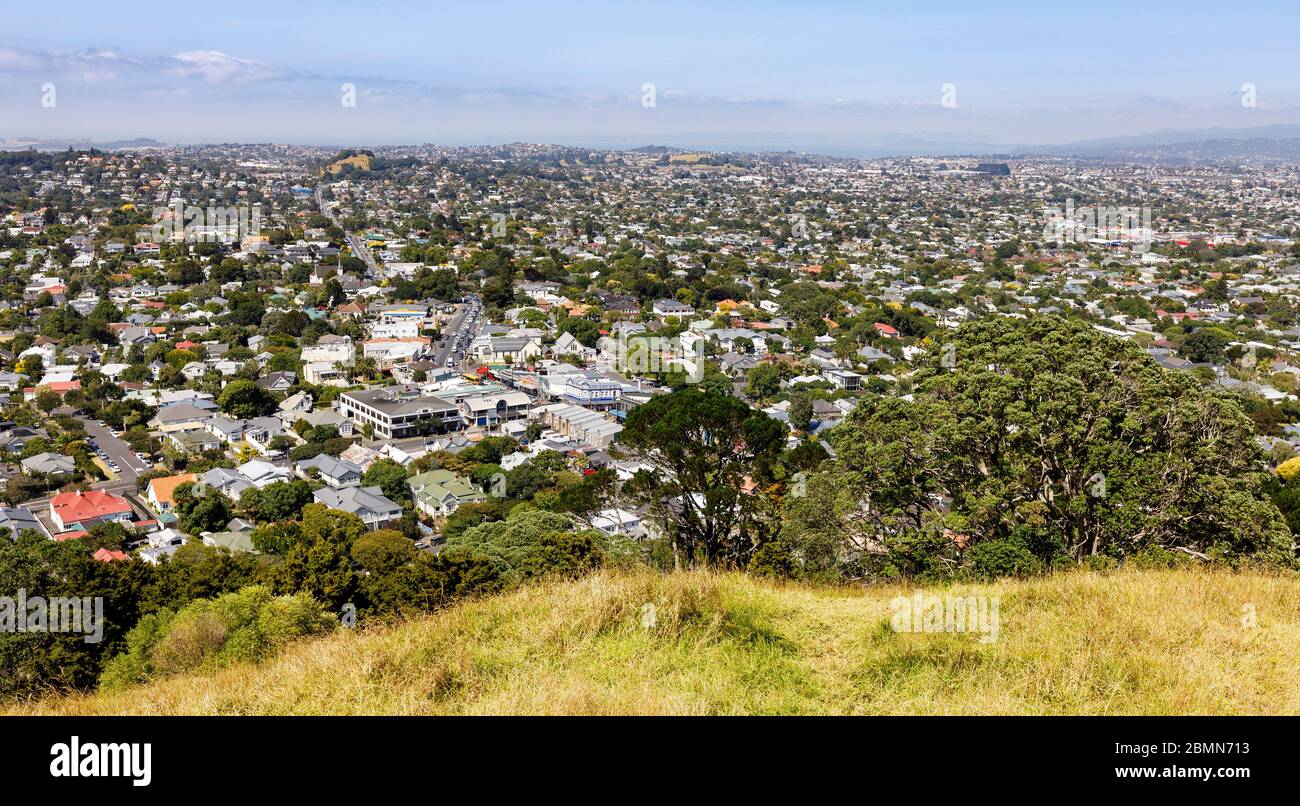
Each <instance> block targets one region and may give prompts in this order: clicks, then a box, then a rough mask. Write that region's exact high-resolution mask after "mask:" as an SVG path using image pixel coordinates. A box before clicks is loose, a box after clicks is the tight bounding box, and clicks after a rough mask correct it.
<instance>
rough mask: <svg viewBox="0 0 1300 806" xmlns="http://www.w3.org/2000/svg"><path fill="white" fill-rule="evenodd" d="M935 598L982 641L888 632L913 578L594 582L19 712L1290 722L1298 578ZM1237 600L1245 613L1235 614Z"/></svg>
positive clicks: (1104, 581) (1173, 576)
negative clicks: (983, 624) (969, 614)
mask: <svg viewBox="0 0 1300 806" xmlns="http://www.w3.org/2000/svg"><path fill="white" fill-rule="evenodd" d="M952 591H954V592H969V593H974V594H985V595H989V596H994V595H996V596H1000V597H1001V599H1000V601H1001V610H1000V622H1001V629H1000V634H999V636H998V640H997V641H995V642H992V643H982V642H980V641H979V640H978V638H977V637H976V636H974V635H969V634H967V635H960V634H900V633H895V632H893V631H892V630H891V629H889V626H888V625H889V618H890V615H891V613H892V609H891V606H890V600H891V599H892V598H893V597H895V596H898V595H900V594H905V595H910V594H911V593H912V591H911V590H910V589H907V590H904V589H901V588H877V589H869V590H867V591H866V592H863V591H861V590H853V589H826V588H811V587H805V586H797V585H787V586H782V585H776V584H770V583H766V582H761V581H757V580H754V579H751V578H748V577H745V576H741V575H733V574H727V575H717V574H707V573H682V574H675V575H668V576H662V575H655V574H650V573H636V574H610V573H606V574H599V575H596V576H592V577H590V578H587V579H584V580H581V581H577V582H572V583H564V584H555V585H549V586H541V587H536V588H529V589H525V590H521V591H518V592H516V593H512V594H509V595H505V596H500V597H496V598H492V599H486V600H483V601H477V602H469V603H465V604H463V605H461V606H459V607H456V608H454V609H451V610H448V611H445V612H442V613H439V614H436V615H433V616H430V617H427V618H423V619H420V620H417V621H412V622H408V623H405V624H401V625H396V626H390V627H385V628H382V629H374V630H369V631H360V632H346V631H340V632H339V633H336V634H334V635H332V636H329V637H327V638H324V639H320V640H314V641H309V642H304V643H302V644H299V645H296V646H294V647H291V648H290V649H289V650H287V651H286V652H285V653H284V654H282V655H280V656H279V657H278V658H276V659H274V660H272V661H269V662H267V663H265V664H262V665H261V666H238V667H234V668H230V669H226V670H223V671H221V672H217V673H214V674H211V675H206V676H192V677H179V678H175V679H169V680H165V681H161V682H158V683H154V684H152V685H148V686H142V687H139V688H136V689H132V690H129V691H124V692H117V693H112V694H98V695H92V696H78V697H66V698H60V699H49V700H44V701H40V702H37V703H34V704H31V705H29V706H25V707H22V708H19V709H17V711H18V712H24V713H57V714H1225V713H1251V714H1275V713H1286V714H1295V713H1300V595H1297V594H1298V593H1300V582H1297V581H1296V579H1295V578H1291V577H1273V576H1262V575H1249V574H1242V575H1234V574H1228V573H1215V572H1205V571H1195V570H1189V571H1124V572H1118V573H1114V574H1108V575H1099V574H1095V573H1085V572H1074V573H1069V574H1064V575H1060V576H1055V577H1049V578H1043V579H1037V580H1032V581H1028V582H1007V583H1000V584H995V585H984V586H962V587H959V588H954V589H952ZM645 603H653V604H654V605H655V608H656V616H657V618H656V623H655V626H653V627H652V628H648V629H647V628H646V627H644V626H643V624H642V607H643V605H644V604H645ZM1246 605H1253V607H1254V612H1255V613H1256V614H1257V619H1258V626H1256V627H1253V628H1251V627H1247V626H1244V625H1243V623H1242V615H1243V608H1245V606H1246Z"/></svg>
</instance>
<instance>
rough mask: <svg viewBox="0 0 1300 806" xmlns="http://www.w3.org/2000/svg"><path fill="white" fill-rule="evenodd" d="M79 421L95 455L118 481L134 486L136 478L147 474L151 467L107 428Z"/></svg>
mask: <svg viewBox="0 0 1300 806" xmlns="http://www.w3.org/2000/svg"><path fill="white" fill-rule="evenodd" d="M79 419H80V420H81V422H82V423H83V424H85V426H86V435H87V436H88V437H89V438H90V442H91V443H93V449H94V451H95V455H96V456H98V457H99V458H100V459H102V460H104V462H106V463H107V464H108V466H109V470H112V471H113V473H114V474H116V475H117V477H118V478H119V479H121V480H122V481H125V482H130V483H131V485H134V484H135V480H136V477H137V476H139V475H140V474H141V473H147V472H149V470H150V469H151V466H150V465H149V464H148V462H146V461H145V460H144V459H141V458H140V457H139V456H136V455H135V453H134V452H132V450H131V446H130V445H128V444H126V443H125V442H123V441H122V440H121V439H119V438H118V437H115V436H113V432H111V431H109V430H108V428H107V426H103V425H100V424H99V423H98V422H96V421H95V420H89V419H86V418H84V417H83V418H79Z"/></svg>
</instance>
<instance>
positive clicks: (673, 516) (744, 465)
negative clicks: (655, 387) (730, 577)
mask: <svg viewBox="0 0 1300 806" xmlns="http://www.w3.org/2000/svg"><path fill="white" fill-rule="evenodd" d="M785 435H786V430H785V426H784V425H782V424H781V423H780V422H778V421H776V420H773V419H772V418H771V417H768V416H767V415H766V414H763V413H762V412H760V411H755V410H753V409H751V408H750V407H749V406H747V405H745V404H744V403H742V402H741V401H740V400H737V399H736V398H734V397H731V396H730V395H723V394H717V393H710V392H702V391H699V390H696V389H684V390H682V391H678V392H674V393H672V394H669V395H661V396H659V397H654V398H651V399H650V400H649V401H648V402H646V403H643V404H642V405H640V406H637V407H636V408H635V409H633V410H632V412H631V414H629V415H628V418H627V425H626V428H625V429H624V431H623V433H622V435H621V439H622V442H623V444H625V445H626V446H627V447H628V448H630V449H632V450H634V451H636V452H637V453H638V454H639V455H640V456H641V457H642V459H643V460H645V461H646V462H647V463H649V464H650V465H651V466H652V467H653V468H654V472H653V473H650V474H646V473H645V471H642V472H641V473H639V474H638V477H637V478H634V479H633V481H632V482H630V483H629V484H628V485H627V486H626V487H625V492H628V493H630V494H631V495H632V496H633V498H634V499H635V500H636V501H638V502H639V503H642V504H645V505H647V506H649V507H650V510H651V512H652V513H653V517H654V518H655V519H656V520H657V521H658V522H659V523H660V524H661V525H663V526H664V527H665V529H666V530H667V531H668V533H669V535H670V536H671V538H672V541H673V547H674V550H675V552H676V554H675V556H676V559H677V561H678V562H681V563H687V564H692V563H696V562H700V561H703V562H706V563H708V564H710V565H735V564H743V563H745V562H748V558H749V555H750V554H751V553H752V552H753V551H754V549H755V548H756V547H757V546H758V545H759V543H761V542H762V540H763V539H764V538H765V536H766V534H767V529H768V527H769V525H770V524H768V523H766V522H765V515H764V509H765V508H764V506H763V503H764V502H763V501H762V500H761V498H762V494H761V493H759V492H749V491H746V489H745V488H746V487H748V486H749V485H751V484H754V485H761V484H763V483H764V482H766V481H768V480H770V479H771V478H772V471H773V469H774V465H775V461H776V458H777V456H778V455H779V453H780V451H781V448H782V447H783V443H784V441H785Z"/></svg>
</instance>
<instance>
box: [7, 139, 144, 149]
mask: <svg viewBox="0 0 1300 806" xmlns="http://www.w3.org/2000/svg"><path fill="white" fill-rule="evenodd" d="M167 147H168V144H167V143H163V142H160V141H158V140H154V139H153V138H151V137H136V138H134V139H132V140H104V141H100V140H43V139H39V138H26V137H19V138H13V139H6V140H0V151H26V150H28V149H34V150H36V151H67V150H68V149H69V148H71V149H73V150H74V151H89V150H90V149H92V148H93V149H97V150H99V151H131V150H144V149H150V148H167Z"/></svg>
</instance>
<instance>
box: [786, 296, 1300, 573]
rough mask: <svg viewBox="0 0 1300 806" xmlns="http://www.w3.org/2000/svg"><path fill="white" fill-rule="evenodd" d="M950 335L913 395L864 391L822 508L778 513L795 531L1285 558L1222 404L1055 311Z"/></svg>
mask: <svg viewBox="0 0 1300 806" xmlns="http://www.w3.org/2000/svg"><path fill="white" fill-rule="evenodd" d="M952 341H953V345H954V346H955V356H956V362H955V366H949V367H945V366H942V363H947V364H951V363H952V362H951V361H945V362H941V360H940V359H941V358H942V357H943V354H944V353H945V352H947V353H948V355H949V357H951V356H952V355H953V352H952V350H951V348H947V349H943V350H935V351H933V352H932V355H931V358H930V360H929V361H928V363H926V364H925V365H923V366H922V367H920V368H919V369H918V370H917V372H916V374H915V381H916V394H915V395H914V396H913V398H912V399H911V400H910V401H909V400H903V399H899V398H883V397H869V398H866V399H864V400H863V401H862V402H861V404H860V405H859V406H858V407H857V408H855V409H854V410H853V412H852V413H851V414H850V415H849V416H848V417H847V418H846V420H845V422H844V423H842V424H841V425H840V426H839V427H837V428H836V429H835V431H834V432H833V435H832V443H833V445H834V447H835V449H836V454H837V459H838V461H837V463H836V465H835V466H834V467H833V468H832V469H830V470H828V471H826V472H825V473H823V474H820V475H819V476H818V477H815V478H814V480H813V481H810V482H809V486H810V487H813V486H814V485H818V486H820V487H821V488H822V489H820V490H819V495H814V496H810V497H809V498H810V499H812V500H814V501H816V502H817V503H816V504H811V503H810V501H797V500H796V501H793V502H792V503H791V506H790V507H789V508H788V512H787V516H788V517H787V529H788V530H789V531H790V532H791V533H792V536H793V537H794V538H796V539H797V538H798V537H799V536H800V535H801V534H802V535H805V536H806V535H808V534H810V533H812V532H836V531H838V532H840V533H841V534H842V535H843V538H844V540H843V541H842V542H843V543H845V546H846V548H845V550H846V551H848V552H854V551H856V552H858V553H859V554H860V555H861V556H868V557H872V556H874V557H876V558H882V557H890V556H895V555H898V554H900V553H901V554H907V553H909V552H910V553H911V554H912V555H913V556H916V554H917V553H918V546H925V547H926V548H925V552H929V553H936V552H937V553H940V554H942V553H944V552H947V553H948V555H949V559H950V561H953V562H958V561H960V557H959V556H957V557H956V558H955V559H954V558H953V555H954V554H956V555H960V553H961V552H962V551H963V550H965V549H971V548H973V547H974V546H978V545H979V544H980V543H981V542H985V541H994V540H1000V541H1012V542H1017V543H1019V544H1021V545H1020V548H1021V549H1023V550H1026V551H1028V552H1031V553H1033V554H1034V555H1036V556H1037V557H1038V558H1040V559H1042V560H1046V561H1051V560H1053V559H1055V558H1057V557H1062V556H1068V557H1074V558H1078V559H1081V558H1085V557H1088V556H1091V555H1098V554H1106V555H1110V556H1114V557H1124V556H1129V555H1132V554H1135V553H1138V552H1141V551H1144V550H1147V549H1150V548H1153V547H1157V548H1161V549H1166V550H1177V551H1184V552H1195V553H1198V554H1210V555H1215V556H1221V557H1224V558H1227V559H1240V558H1245V557H1264V558H1267V559H1270V560H1273V561H1281V562H1286V563H1289V562H1292V561H1293V558H1294V544H1293V539H1292V536H1291V534H1290V532H1289V531H1288V529H1287V527H1286V524H1285V523H1284V522H1283V520H1282V519H1281V517H1280V515H1279V513H1278V511H1277V509H1276V507H1275V506H1274V505H1273V504H1272V503H1270V502H1269V501H1268V500H1267V499H1266V498H1265V497H1264V496H1263V494H1262V492H1261V486H1260V484H1261V480H1262V474H1261V473H1260V470H1261V469H1262V465H1261V461H1260V460H1261V457H1260V454H1259V449H1258V448H1257V446H1256V442H1255V439H1254V430H1253V428H1252V425H1251V422H1250V420H1249V418H1247V417H1246V415H1245V414H1244V413H1243V412H1242V410H1241V408H1240V407H1239V406H1238V405H1237V404H1236V403H1235V402H1234V401H1232V400H1231V399H1229V398H1227V397H1225V396H1222V395H1219V394H1216V393H1212V392H1207V391H1205V390H1203V389H1202V388H1201V387H1200V386H1199V384H1198V383H1197V381H1196V380H1195V379H1194V378H1192V377H1190V376H1188V375H1186V374H1183V373H1178V372H1171V371H1167V370H1164V369H1162V368H1161V367H1160V366H1159V365H1157V364H1156V363H1155V362H1154V361H1153V360H1152V359H1151V358H1150V357H1148V356H1147V355H1146V354H1145V353H1144V352H1143V351H1142V350H1141V349H1140V348H1139V347H1137V346H1136V345H1134V344H1131V343H1128V342H1122V341H1118V340H1115V339H1113V338H1110V337H1107V336H1104V335H1102V334H1100V333H1099V332H1097V331H1096V330H1095V329H1093V328H1092V327H1090V326H1088V325H1086V324H1083V323H1079V322H1070V321H1066V320H1064V319H1059V318H1055V317H1049V318H1037V319H1031V320H1027V321H1023V322H1016V321H1012V320H1005V319H998V320H987V321H978V322H973V323H969V324H967V325H964V326H963V327H962V328H961V329H960V330H958V331H957V332H956V334H955V335H954V337H953V339H952ZM946 347H947V346H946V345H945V348H946ZM832 512H833V513H835V514H836V515H837V517H831V514H832ZM822 536H823V537H825V535H822ZM893 569H894V570H896V571H904V572H905V571H906V569H905V568H904V567H903V565H901V564H899V563H895V564H894V566H893Z"/></svg>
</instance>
